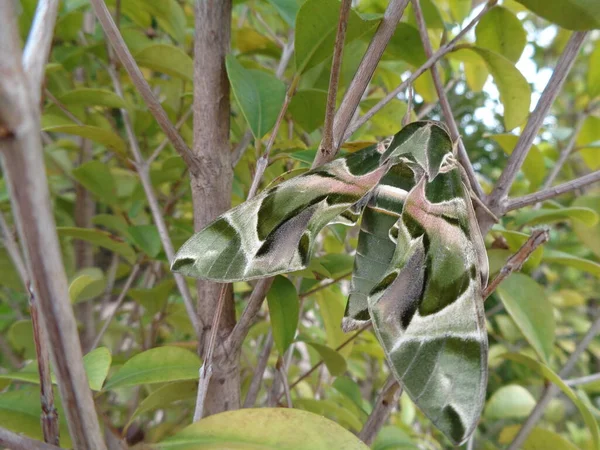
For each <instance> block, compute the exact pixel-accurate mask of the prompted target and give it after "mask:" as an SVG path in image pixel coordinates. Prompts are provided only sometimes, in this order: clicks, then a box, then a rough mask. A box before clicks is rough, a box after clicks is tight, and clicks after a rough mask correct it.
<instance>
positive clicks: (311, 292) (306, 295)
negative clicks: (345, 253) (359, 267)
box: [299, 272, 352, 298]
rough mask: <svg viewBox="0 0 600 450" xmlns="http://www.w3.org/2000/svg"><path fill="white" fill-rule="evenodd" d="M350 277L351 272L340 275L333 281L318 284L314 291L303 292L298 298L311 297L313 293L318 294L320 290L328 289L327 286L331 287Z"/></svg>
mask: <svg viewBox="0 0 600 450" xmlns="http://www.w3.org/2000/svg"><path fill="white" fill-rule="evenodd" d="M350 275H352V272H348V273H345V274H343V275H340V276H339V277H337V278H334V279H333V280H330V281H328V282H327V283H324V284H320V285H319V286H317V287H316V288H314V289H311V290H310V291H306V292H303V293H302V294H300V295H299V297H300V298H304V297H308V296H309V295H312V294H314V293H315V292H319V291H320V290H323V289H325V288H328V287H329V286H331V285H333V284H336V283H338V282H339V281H340V280H343V279H344V278H348V277H349V276H350Z"/></svg>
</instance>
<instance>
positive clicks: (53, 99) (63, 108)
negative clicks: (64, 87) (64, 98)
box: [44, 89, 85, 126]
mask: <svg viewBox="0 0 600 450" xmlns="http://www.w3.org/2000/svg"><path fill="white" fill-rule="evenodd" d="M44 95H45V96H46V97H47V98H48V99H50V101H51V102H52V103H54V104H55V105H56V106H57V107H58V109H60V110H61V111H62V112H63V113H64V114H65V116H67V117H68V118H69V119H71V120H72V121H73V122H75V123H76V124H77V125H79V126H84V125H85V124H84V123H83V122H82V121H81V120H79V119H78V118H77V116H75V115H74V114H73V113H72V112H71V111H69V108H67V107H66V106H65V105H64V104H63V103H62V102H61V101H60V100H59V99H57V98H56V97H55V96H54V95H53V94H52V92H50V91H49V90H48V89H44Z"/></svg>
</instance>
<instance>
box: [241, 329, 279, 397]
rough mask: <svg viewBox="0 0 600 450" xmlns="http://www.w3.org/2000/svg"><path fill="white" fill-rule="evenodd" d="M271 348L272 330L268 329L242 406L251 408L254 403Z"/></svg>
mask: <svg viewBox="0 0 600 450" xmlns="http://www.w3.org/2000/svg"><path fill="white" fill-rule="evenodd" d="M272 348H273V332H272V331H271V330H269V334H267V338H266V342H265V344H264V347H263V349H262V351H261V352H260V357H259V358H258V362H257V364H256V368H255V369H254V375H252V381H251V382H250V387H249V388H248V393H247V394H246V399H245V400H244V408H252V407H253V406H254V403H256V397H257V396H258V391H260V385H261V384H262V381H263V377H264V375H265V370H266V368H267V363H268V362H269V355H270V354H271V349H272Z"/></svg>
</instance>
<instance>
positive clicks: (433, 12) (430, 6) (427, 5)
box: [405, 0, 444, 30]
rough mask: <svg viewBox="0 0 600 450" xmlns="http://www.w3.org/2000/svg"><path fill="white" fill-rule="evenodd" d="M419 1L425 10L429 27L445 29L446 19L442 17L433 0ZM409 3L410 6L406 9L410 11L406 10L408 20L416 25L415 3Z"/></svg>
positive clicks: (424, 13) (424, 14)
mask: <svg viewBox="0 0 600 450" xmlns="http://www.w3.org/2000/svg"><path fill="white" fill-rule="evenodd" d="M419 3H420V4H421V10H422V11H423V18H424V19H425V23H426V24H427V28H429V29H435V30H441V29H443V28H444V19H442V16H441V14H440V11H439V10H438V8H437V6H436V5H435V3H434V2H433V0H421V1H420V2H419ZM408 5H409V7H408V8H407V10H406V11H408V14H407V13H406V12H405V15H407V21H408V23H410V24H411V25H412V26H414V27H416V26H417V20H416V18H415V13H414V11H413V7H412V6H413V5H412V3H409V4H408Z"/></svg>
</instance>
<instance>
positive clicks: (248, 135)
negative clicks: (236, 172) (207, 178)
mask: <svg viewBox="0 0 600 450" xmlns="http://www.w3.org/2000/svg"><path fill="white" fill-rule="evenodd" d="M251 140H252V131H250V130H246V132H245V133H244V135H243V136H242V138H241V139H240V142H238V144H237V145H236V146H235V149H234V150H233V155H231V156H232V158H231V167H235V166H237V164H238V163H239V162H240V159H242V156H244V153H245V151H246V148H247V147H248V145H250V141H251Z"/></svg>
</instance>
